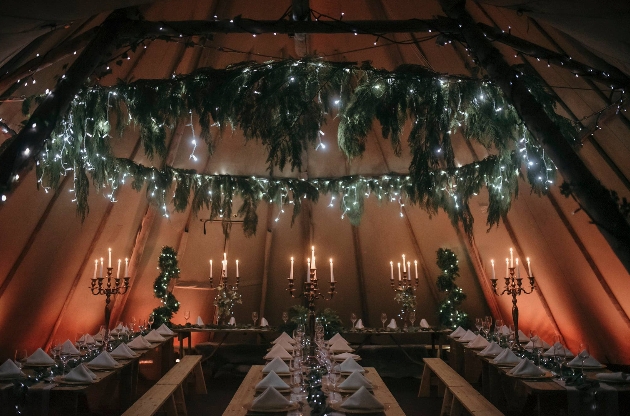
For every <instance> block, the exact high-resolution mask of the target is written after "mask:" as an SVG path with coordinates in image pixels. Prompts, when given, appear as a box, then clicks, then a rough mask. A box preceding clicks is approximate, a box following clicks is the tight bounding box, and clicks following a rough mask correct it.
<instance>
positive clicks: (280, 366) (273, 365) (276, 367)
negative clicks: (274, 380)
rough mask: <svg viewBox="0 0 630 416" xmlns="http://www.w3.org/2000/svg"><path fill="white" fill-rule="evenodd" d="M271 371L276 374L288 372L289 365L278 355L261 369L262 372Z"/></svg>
mask: <svg viewBox="0 0 630 416" xmlns="http://www.w3.org/2000/svg"><path fill="white" fill-rule="evenodd" d="M272 371H273V372H275V373H276V374H287V373H289V372H290V370H289V366H288V365H287V363H285V362H284V361H283V360H282V358H280V357H276V358H274V359H273V360H271V362H270V363H269V364H267V365H266V366H265V367H264V368H263V369H262V372H263V374H267V373H271V372H272Z"/></svg>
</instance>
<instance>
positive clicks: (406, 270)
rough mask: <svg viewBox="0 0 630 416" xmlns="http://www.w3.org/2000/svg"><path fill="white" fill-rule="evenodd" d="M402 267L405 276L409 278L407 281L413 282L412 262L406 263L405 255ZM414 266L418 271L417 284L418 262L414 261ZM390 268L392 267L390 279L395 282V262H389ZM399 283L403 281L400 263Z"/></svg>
mask: <svg viewBox="0 0 630 416" xmlns="http://www.w3.org/2000/svg"><path fill="white" fill-rule="evenodd" d="M402 265H403V270H402V271H403V274H404V275H405V276H406V277H407V280H411V262H410V261H407V262H405V255H404V254H403V255H402ZM413 265H414V267H415V269H416V282H417V281H418V260H414V261H413ZM389 267H390V275H389V278H390V279H391V281H392V282H393V281H394V262H393V261H390V262H389ZM407 273H408V274H407ZM398 281H399V282H401V281H402V275H401V273H400V262H399V263H398Z"/></svg>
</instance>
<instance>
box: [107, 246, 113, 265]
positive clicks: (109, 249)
mask: <svg viewBox="0 0 630 416" xmlns="http://www.w3.org/2000/svg"><path fill="white" fill-rule="evenodd" d="M107 251H108V253H109V256H108V257H109V260H108V262H107V267H110V268H111V267H112V249H111V248H108V249H107Z"/></svg>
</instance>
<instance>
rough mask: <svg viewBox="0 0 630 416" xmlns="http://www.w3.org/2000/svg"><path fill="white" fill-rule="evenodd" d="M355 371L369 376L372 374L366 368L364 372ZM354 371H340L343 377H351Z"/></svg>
mask: <svg viewBox="0 0 630 416" xmlns="http://www.w3.org/2000/svg"><path fill="white" fill-rule="evenodd" d="M354 371H358V372H359V373H361V374H367V373H369V372H370V371H369V370H367V369H365V368H364V369H363V371H360V370H354ZM354 371H340V373H341V375H342V376H349V375H350V374H352V373H354Z"/></svg>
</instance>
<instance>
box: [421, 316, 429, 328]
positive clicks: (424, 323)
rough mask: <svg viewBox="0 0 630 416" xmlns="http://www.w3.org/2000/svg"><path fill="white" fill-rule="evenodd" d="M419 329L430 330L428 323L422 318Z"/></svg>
mask: <svg viewBox="0 0 630 416" xmlns="http://www.w3.org/2000/svg"><path fill="white" fill-rule="evenodd" d="M420 328H425V329H429V328H431V327H430V326H429V323H428V322H427V320H426V319H424V318H422V319H421V320H420Z"/></svg>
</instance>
